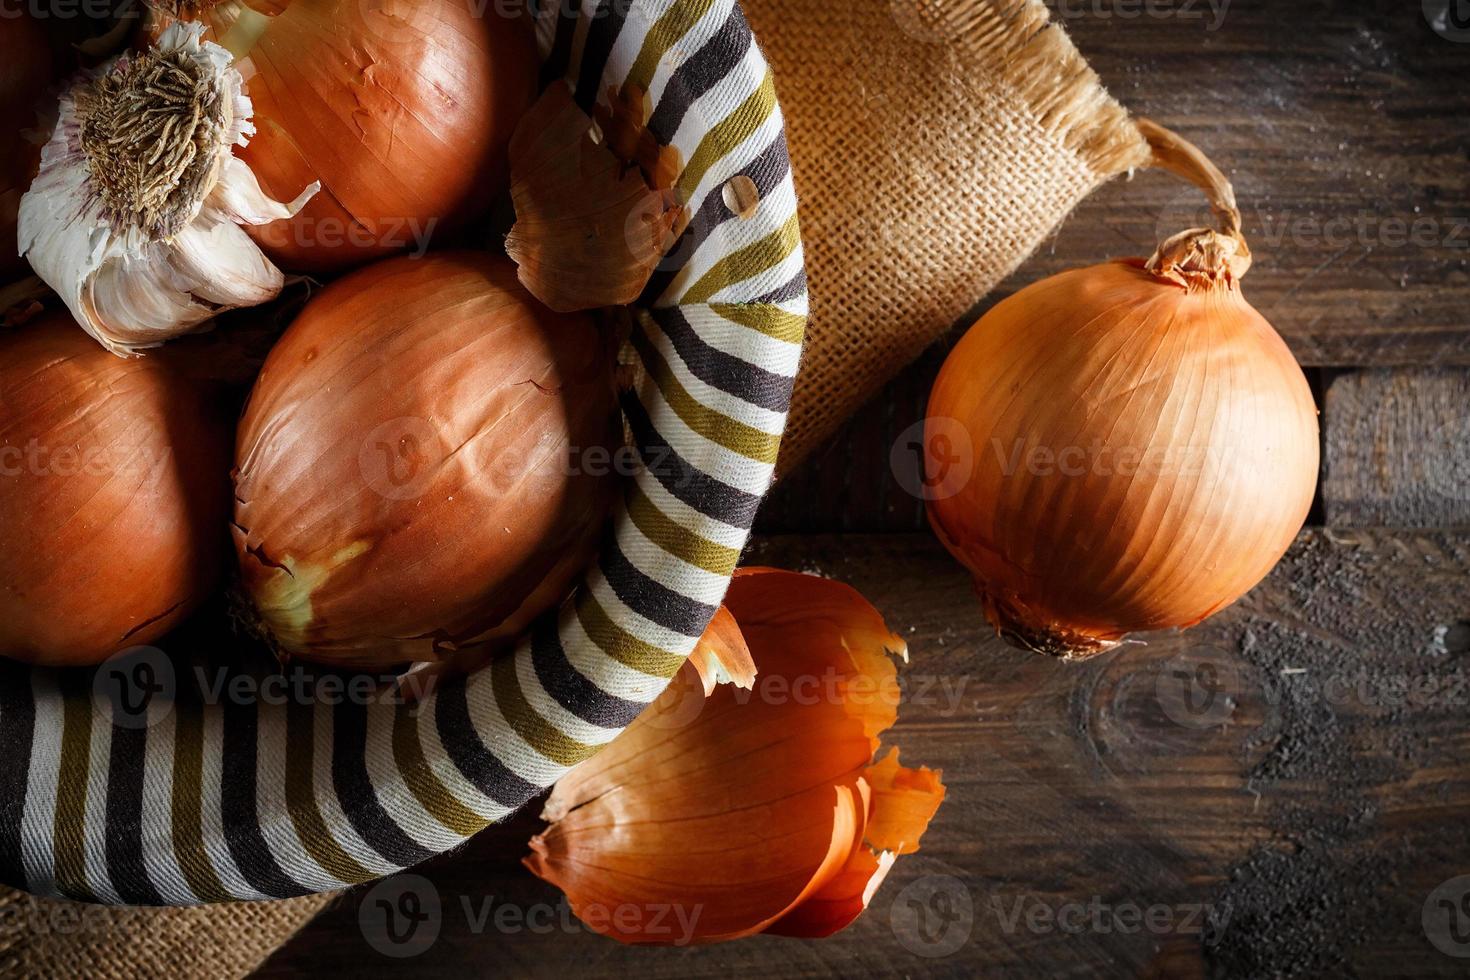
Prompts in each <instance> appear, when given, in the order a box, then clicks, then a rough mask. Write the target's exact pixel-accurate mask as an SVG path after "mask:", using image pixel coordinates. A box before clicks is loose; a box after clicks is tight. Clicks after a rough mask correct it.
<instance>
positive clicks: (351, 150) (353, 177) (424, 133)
mask: <svg viewBox="0 0 1470 980" xmlns="http://www.w3.org/2000/svg"><path fill="white" fill-rule="evenodd" d="M250 6H251V7H252V8H254V9H255V10H258V11H260V12H261V13H263V14H265V15H266V16H267V17H268V18H269V19H268V21H267V23H266V26H265V29H264V31H263V33H261V34H260V36H259V37H258V39H256V40H255V42H254V44H253V46H251V47H250V48H249V51H248V55H247V59H246V61H243V62H242V68H243V73H244V75H245V78H246V93H247V94H248V95H249V96H250V98H251V100H252V102H253V103H254V107H255V116H254V121H255V127H256V134H255V136H254V137H253V138H252V139H251V141H250V145H249V146H248V147H245V148H244V149H241V150H238V151H237V152H238V153H239V155H240V157H241V158H242V159H243V160H245V162H246V163H248V164H250V166H251V168H252V169H253V170H254V171H255V174H256V177H257V178H258V179H259V181H260V185H261V187H262V188H263V189H264V190H265V192H266V194H267V195H278V196H277V198H276V199H277V200H284V201H289V200H292V199H293V198H295V197H296V195H298V194H300V193H301V191H302V190H303V188H305V187H307V186H308V185H310V184H311V183H312V182H313V181H320V182H321V184H322V189H321V191H320V192H319V193H318V194H317V195H316V197H314V198H313V199H312V200H311V201H310V202H309V203H308V204H307V206H306V207H305V208H304V209H303V210H302V211H301V212H300V213H299V214H297V215H296V216H295V217H294V218H290V219H286V220H282V221H277V222H274V223H272V224H269V225H262V226H258V227H257V226H252V227H249V228H247V229H246V230H247V231H248V232H249V233H250V234H251V236H252V237H254V238H255V240H256V242H257V243H258V244H259V245H260V247H261V248H262V250H264V251H265V253H266V254H267V255H268V256H270V258H271V259H272V260H273V261H274V262H275V263H276V264H277V265H279V266H280V267H281V268H282V269H284V270H286V271H287V272H296V273H331V272H340V271H343V270H345V269H349V268H352V267H355V266H359V265H363V264H365V263H367V262H370V261H372V260H374V259H378V258H383V257H386V256H389V255H392V254H395V253H399V252H404V251H409V250H416V249H417V250H422V248H423V247H424V245H425V243H426V241H427V240H428V239H429V238H435V239H437V238H440V237H442V236H445V235H448V234H452V233H453V232H454V231H455V230H457V229H462V228H465V227H467V226H468V225H469V224H470V223H471V222H473V221H474V220H475V219H476V218H478V217H481V216H483V215H484V214H485V213H486V212H487V211H488V210H489V208H490V205H491V204H492V203H493V201H494V200H495V198H496V196H497V195H499V194H500V193H502V192H503V191H504V190H505V189H506V187H507V185H508V181H509V162H508V156H507V154H508V148H509V144H510V137H511V133H512V132H513V130H514V129H515V125H516V123H517V122H518V121H519V120H520V117H521V115H522V114H523V113H524V112H525V111H526V110H527V109H528V108H529V107H530V105H531V101H532V99H533V98H534V97H535V89H536V78H537V67H538V62H537V58H536V49H535V37H534V33H533V30H532V25H531V23H530V21H529V18H526V17H524V16H522V17H505V16H500V15H499V14H497V12H496V8H495V6H494V5H493V4H492V5H489V6H486V7H485V8H484V11H483V13H482V14H481V13H477V12H476V5H475V4H470V3H466V2H464V0H284V2H283V0H274V2H268V0H254V2H252V3H251V5H250ZM240 7H241V5H240V3H239V0H225V2H221V3H216V4H213V5H211V6H208V7H206V8H204V9H203V11H202V13H201V14H200V15H199V16H200V17H201V19H203V20H204V22H205V23H206V24H207V25H209V27H210V28H211V34H212V35H213V39H214V40H217V41H220V42H221V43H227V44H228V43H229V34H230V27H231V26H232V25H233V24H234V23H235V22H236V20H237V18H238V17H239V16H240ZM279 195H285V196H284V197H281V196H279Z"/></svg>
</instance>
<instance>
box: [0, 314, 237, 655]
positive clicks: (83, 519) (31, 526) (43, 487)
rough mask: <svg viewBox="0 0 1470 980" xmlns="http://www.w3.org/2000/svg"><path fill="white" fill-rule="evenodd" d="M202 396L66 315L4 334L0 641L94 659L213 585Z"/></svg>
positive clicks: (213, 525)
mask: <svg viewBox="0 0 1470 980" xmlns="http://www.w3.org/2000/svg"><path fill="white" fill-rule="evenodd" d="M206 395H207V392H206V391H205V389H203V388H202V387H200V386H197V385H194V384H190V383H186V382H185V380H184V379H183V378H181V377H180V376H178V375H176V374H175V373H174V372H173V371H172V370H171V368H170V366H169V364H168V362H166V361H164V360H160V359H126V360H125V359H122V358H117V357H114V356H112V355H111V354H109V353H107V352H106V351H105V350H103V349H102V348H101V347H99V346H97V344H95V343H93V342H92V340H91V339H90V338H88V337H87V336H86V334H84V333H83V332H82V331H81V330H79V329H77V326H76V324H75V323H73V322H72V320H71V318H70V317H69V316H67V315H65V314H52V315H49V316H47V317H45V318H43V319H42V320H41V321H39V322H37V323H34V324H31V325H28V326H26V327H25V328H23V329H19V330H14V331H11V332H7V333H4V334H0V655H3V656H6V657H12V658H16V659H19V660H24V661H27V662H31V663H38V664H57V665H72V664H91V663H97V662H100V661H102V660H104V659H106V658H107V657H108V656H110V655H111V654H113V653H114V652H116V651H118V650H121V649H125V648H127V647H132V646H139V645H143V644H147V643H150V642H152V641H153V640H155V639H157V638H158V637H160V636H162V635H163V634H164V633H165V632H167V631H168V630H169V629H170V628H171V627H172V626H174V625H175V624H177V623H178V622H179V621H180V620H182V619H183V618H184V617H185V616H186V615H187V614H188V613H189V612H190V611H191V610H193V609H194V608H195V607H196V606H197V605H198V604H199V603H200V602H201V601H202V600H203V599H204V598H205V597H207V596H208V595H209V593H210V591H211V590H212V589H213V588H215V586H216V585H217V584H218V583H217V579H218V574H219V572H220V570H221V568H222V566H223V564H224V558H225V555H226V554H227V549H228V537H227V535H226V532H225V527H226V521H227V519H228V515H229V479H228V472H229V459H230V427H229V420H228V419H227V418H226V417H225V415H224V413H223V412H221V411H219V410H218V409H217V408H216V407H215V405H214V404H213V403H212V402H211V400H210V399H209V398H208V397H206Z"/></svg>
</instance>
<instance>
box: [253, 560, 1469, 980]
mask: <svg viewBox="0 0 1470 980" xmlns="http://www.w3.org/2000/svg"><path fill="white" fill-rule="evenodd" d="M749 557H750V560H751V561H752V562H763V563H770V564H776V565H781V566H786V567H796V568H808V569H812V568H814V569H819V570H821V571H822V572H824V573H826V574H829V575H831V576H833V577H836V578H840V579H843V580H846V581H848V582H851V583H852V584H853V585H855V586H856V587H858V588H859V589H860V590H861V591H863V592H864V593H865V594H866V595H868V596H869V597H870V598H871V599H872V600H873V601H874V602H875V603H876V604H877V605H878V607H879V608H880V609H881V610H883V612H884V613H885V615H886V616H887V618H888V620H889V623H890V625H891V626H893V627H894V628H895V629H897V630H899V631H900V632H902V633H904V635H906V636H907V637H908V640H909V643H910V651H911V658H912V661H911V664H910V665H909V667H908V668H907V669H906V670H905V671H904V673H903V678H904V680H903V683H904V690H905V703H904V706H903V708H902V711H901V716H900V722H899V725H898V726H897V728H896V729H895V730H894V731H893V732H892V733H891V741H892V743H893V744H897V745H899V746H901V748H902V750H903V754H904V758H905V760H906V761H908V762H909V763H910V764H914V763H918V762H923V763H927V764H930V765H935V766H940V767H943V769H944V770H945V781H946V783H947V784H948V785H949V798H948V800H947V802H946V803H945V805H944V807H943V808H942V809H941V811H940V814H939V816H938V818H937V820H936V823H935V824H934V826H933V827H932V828H931V830H930V832H929V835H928V836H927V837H926V838H925V841H924V846H923V849H922V850H921V851H920V852H919V853H918V854H915V855H911V856H909V857H905V858H903V859H901V860H900V861H899V862H898V865H897V867H896V868H895V870H894V872H893V874H892V875H891V876H890V878H889V880H888V881H887V882H886V883H885V884H884V886H883V887H882V888H881V889H880V890H879V892H878V894H877V896H876V897H875V899H874V902H873V904H872V907H871V908H870V909H869V911H868V912H867V914H866V915H865V916H864V917H863V918H861V919H860V920H859V921H858V922H857V923H855V924H854V925H853V926H852V927H850V928H849V929H848V930H846V931H845V932H843V933H841V934H839V935H838V936H836V937H834V938H832V939H830V940H827V941H824V942H796V941H790V940H782V939H776V938H765V937H757V938H755V939H752V940H747V941H742V942H737V943H729V944H724V945H720V946H713V947H700V948H686V949H676V950H669V949H638V948H627V947H622V946H619V945H617V944H616V943H613V942H611V941H608V940H604V939H601V938H599V937H597V936H595V935H590V934H588V933H586V932H585V930H583V929H582V928H581V927H580V926H578V925H577V924H575V923H574V922H571V921H569V920H566V919H564V918H563V917H562V914H561V912H560V909H559V905H558V902H559V896H558V894H557V893H556V892H555V891H554V890H552V889H550V888H548V887H546V886H544V885H542V884H541V883H539V882H537V881H535V880H534V879H532V878H531V877H530V875H529V874H528V873H527V872H525V871H524V870H522V869H521V868H520V867H519V865H518V861H519V858H520V857H521V855H522V854H523V853H524V852H525V841H526V839H527V838H528V837H529V836H530V835H531V834H532V833H533V832H534V831H535V829H536V828H537V826H538V824H537V821H536V820H535V819H534V818H533V817H523V818H521V819H519V820H517V821H515V822H514V823H513V824H511V825H509V826H506V827H503V828H499V829H496V830H492V831H491V832H489V833H487V834H485V835H484V836H482V837H481V838H479V839H477V840H476V841H474V842H473V843H472V844H470V845H469V846H468V847H466V848H465V849H464V850H462V851H461V852H459V853H457V854H454V855H451V856H449V857H446V858H443V859H441V860H438V861H436V862H434V863H433V864H432V865H430V866H429V867H428V868H426V869H425V870H424V871H423V872H422V873H423V874H424V875H425V876H426V877H427V879H428V880H429V881H431V882H432V883H433V885H434V887H435V889H436V893H437V894H438V896H439V897H440V899H441V902H442V907H443V908H444V909H445V912H444V914H443V917H442V932H441V935H440V936H439V938H438V940H437V942H436V943H435V944H434V945H433V947H432V948H431V949H429V950H428V951H427V952H425V953H423V954H422V955H420V956H417V957H415V958H412V959H408V960H396V959H389V958H387V957H384V956H381V955H378V954H377V953H375V952H373V951H372V950H371V949H370V948H369V947H368V946H367V945H366V943H365V942H364V939H363V936H362V932H361V929H360V927H359V913H360V909H361V908H362V906H363V894H364V893H363V892H361V891H359V892H356V893H354V894H353V895H350V896H348V897H347V898H346V899H344V900H343V901H342V902H341V903H340V904H339V905H338V906H337V907H336V908H335V909H334V910H332V911H330V912H328V913H326V914H325V915H324V916H323V917H322V918H321V919H320V920H318V921H317V922H316V923H314V924H313V925H312V926H311V927H310V928H308V929H307V931H306V932H305V933H303V934H302V936H300V937H299V938H298V939H297V940H296V941H295V942H294V943H292V944H291V945H290V946H288V947H287V948H286V949H285V950H283V951H282V952H280V953H279V954H277V956H276V957H275V958H274V959H273V960H272V961H271V962H270V963H269V964H267V966H266V967H265V969H264V970H263V971H262V974H261V975H262V976H266V977H287V976H294V975H298V974H300V973H304V972H308V971H310V970H312V969H314V968H317V967H319V966H320V964H322V963H326V962H337V963H352V964H354V966H353V970H354V973H355V974H357V975H358V976H361V977H388V976H394V977H401V976H412V975H422V976H438V975H452V976H506V975H510V976H528V977H548V978H557V980H564V978H566V977H568V976H574V975H575V976H599V977H603V976H608V977H611V976H638V977H644V978H649V980H655V978H666V977H667V978H675V977H678V978H684V977H694V978H698V977H711V978H713V977H726V976H731V975H747V974H749V975H754V976H781V977H830V976H834V975H841V976H844V977H859V978H862V977H899V976H915V975H922V976H933V977H956V978H959V977H972V976H1018V977H1019V976H1038V977H1043V976H1044V977H1051V976H1093V975H1100V974H1102V975H1113V976H1140V975H1142V976H1157V977H1164V976H1168V977H1190V976H1201V977H1202V976H1206V975H1223V976H1240V977H1247V976H1249V977H1257V976H1271V975H1290V976H1295V975H1303V976H1338V975H1350V974H1357V975H1364V976H1380V975H1381V976H1418V977H1432V976H1460V975H1463V972H1464V968H1465V964H1466V962H1467V960H1466V959H1458V958H1454V957H1451V956H1449V955H1446V954H1444V953H1442V952H1440V951H1439V950H1438V949H1436V948H1435V947H1434V946H1433V945H1432V944H1431V943H1430V941H1429V939H1428V938H1426V933H1425V930H1424V926H1423V924H1422V920H1423V916H1424V910H1425V905H1426V900H1427V899H1428V897H1429V896H1430V894H1431V892H1432V891H1433V890H1434V889H1435V888H1436V887H1437V886H1438V885H1440V884H1441V883H1443V882H1445V881H1447V880H1449V879H1451V878H1453V877H1455V876H1456V875H1460V874H1466V873H1470V767H1467V764H1466V759H1467V758H1470V730H1467V727H1466V725H1465V723H1464V719H1465V711H1466V706H1467V700H1470V684H1467V677H1470V624H1467V623H1466V622H1465V620H1466V619H1467V618H1470V534H1449V533H1420V534H1416V533H1388V532H1366V531H1365V532H1355V533H1351V534H1347V533H1340V532H1330V531H1315V532H1309V533H1306V534H1304V535H1303V537H1302V538H1301V540H1300V541H1299V542H1298V544H1297V545H1296V546H1295V547H1294V548H1293V549H1292V551H1291V553H1290V554H1289V555H1288V557H1287V559H1286V560H1285V561H1284V562H1283V563H1282V565H1281V566H1280V567H1279V568H1278V569H1277V570H1276V572H1274V573H1273V574H1272V576H1271V577H1270V578H1269V579H1268V581H1267V582H1266V583H1264V584H1263V585H1262V586H1261V587H1260V588H1259V589H1257V590H1256V591H1255V592H1253V593H1252V594H1251V595H1250V596H1248V597H1247V599H1246V600H1244V601H1243V602H1241V603H1240V604H1238V605H1237V606H1236V607H1234V608H1232V609H1230V610H1227V611H1226V612H1225V613H1223V614H1221V615H1220V616H1219V617H1217V618H1216V619H1215V620H1212V621H1211V622H1209V623H1207V624H1205V625H1203V626H1201V627H1199V628H1198V629H1196V630H1194V631H1192V632H1189V633H1185V634H1182V635H1161V636H1151V637H1147V638H1145V639H1146V642H1145V643H1140V644H1133V645H1129V646H1127V647H1125V648H1123V649H1122V650H1120V651H1118V652H1116V653H1114V654H1112V655H1109V656H1106V657H1104V658H1102V659H1099V660H1096V661H1093V662H1090V663H1087V664H1081V665H1064V664H1060V663H1056V662H1053V661H1049V660H1046V659H1043V658H1040V657H1037V656H1034V655H1031V654H1024V653H1021V652H1019V651H1016V650H1013V649H1011V648H1009V647H1006V646H1004V645H1003V644H1001V643H999V642H998V641H997V640H996V639H995V638H994V636H993V634H992V633H991V631H990V630H989V629H988V628H987V627H986V625H985V624H984V623H983V621H982V620H981V617H980V612H979V609H978V607H977V606H976V603H975V601H974V598H973V596H972V593H971V590H970V586H969V583H968V581H967V580H966V578H965V575H964V574H963V572H962V571H961V570H960V569H959V568H958V567H957V566H956V565H955V564H954V563H953V562H952V561H951V560H950V559H949V557H948V556H947V555H946V554H945V553H944V552H943V551H942V550H941V549H940V548H939V547H938V545H937V544H936V543H935V542H934V541H933V540H932V538H929V537H928V536H925V535H893V536H821V537H813V536H806V537H803V536H788V537H770V538H763V539H760V540H759V541H758V542H757V543H756V544H755V546H754V547H753V548H752V552H751V554H750V556H749ZM1405 701H1407V705H1406V703H1405ZM936 889H937V890H938V892H937V893H938V894H940V896H941V897H940V899H935V898H933V896H934V894H936V891H935V890H936ZM487 902H488V903H489V908H490V910H491V912H492V918H491V919H490V921H489V923H488V924H486V925H485V926H484V927H483V928H480V927H478V926H477V925H476V923H477V921H478V918H477V917H478V916H480V914H481V913H482V912H483V911H484V910H485V908H486V903H487ZM945 902H948V904H945ZM915 903H917V904H915ZM966 903H968V904H966ZM502 907H504V908H507V909H509V912H507V913H504V914H505V915H507V916H509V918H508V919H506V920H503V921H504V922H509V923H510V924H509V925H501V926H500V927H497V926H496V925H495V920H494V918H493V913H494V911H495V910H496V909H499V908H502ZM466 908H468V911H466ZM531 909H536V910H538V912H537V913H535V914H541V913H540V912H539V910H541V909H544V910H545V914H547V915H549V916H550V919H549V920H548V921H549V922H550V923H551V925H550V926H549V927H547V928H546V929H545V931H543V932H540V933H534V932H532V931H530V930H529V929H528V928H527V927H525V926H524V925H517V924H516V923H517V922H518V921H519V920H518V918H517V917H519V916H524V915H525V914H526V912H527V911H528V910H531ZM917 909H928V910H930V911H931V912H933V913H935V918H932V919H931V920H929V922H928V928H927V931H921V930H920V929H919V928H918V926H917V925H916V918H915V916H916V914H917ZM956 909H959V910H961V914H959V915H958V916H954V915H951V916H949V917H948V918H949V926H948V930H952V931H946V929H945V928H943V927H942V922H943V921H944V919H943V918H942V917H940V916H939V913H941V912H945V911H946V910H949V911H951V912H952V911H954V910H956ZM964 909H968V911H967V912H966V911H963V910H964ZM1135 910H1137V911H1135ZM1206 911H1209V912H1210V913H1212V914H1213V916H1214V920H1213V921H1214V923H1215V924H1214V926H1213V927H1211V928H1209V929H1205V925H1204V924H1205V923H1206V921H1207V917H1206V916H1205V915H1204V913H1205V912H1206ZM1431 913H1432V915H1441V920H1432V923H1431V924H1434V923H1435V922H1441V923H1442V921H1443V920H1442V913H1441V912H1440V911H1438V907H1437V906H1435V907H1431ZM1059 915H1060V916H1061V919H1060V921H1059V920H1058V919H1057V916H1059ZM1143 915H1148V916H1152V917H1153V918H1152V919H1151V920H1150V919H1143V920H1135V919H1134V916H1143ZM1138 921H1143V922H1149V921H1151V922H1152V923H1153V927H1152V928H1151V929H1150V928H1149V927H1148V926H1146V925H1145V926H1140V925H1139V924H1138ZM1441 939H1442V941H1444V937H1443V936H1442V937H1441ZM951 945H953V946H955V947H957V948H954V949H953V950H951V949H950V946H951ZM1451 948H1452V949H1453V950H1456V951H1458V950H1459V947H1451ZM1464 952H1466V953H1470V944H1467V945H1466V947H1465V949H1464ZM941 953H942V954H945V955H936V954H941Z"/></svg>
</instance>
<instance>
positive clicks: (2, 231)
mask: <svg viewBox="0 0 1470 980" xmlns="http://www.w3.org/2000/svg"><path fill="white" fill-rule="evenodd" d="M55 78H56V59H55V57H54V56H53V54H52V48H51V39H50V37H49V35H48V34H47V33H46V29H45V28H44V27H43V26H42V24H41V22H40V21H38V20H37V19H36V18H34V17H32V16H31V15H30V14H25V13H22V14H19V15H18V16H15V15H6V16H0V280H7V279H10V278H12V277H16V276H20V275H23V274H24V273H25V269H26V267H27V266H26V262H25V260H24V259H22V258H21V257H20V255H19V253H18V252H17V249H16V227H15V225H16V212H17V210H18V209H19V208H20V199H21V196H22V195H23V194H25V192H26V191H27V190H29V189H30V186H31V182H32V181H33V180H35V179H36V169H37V167H38V166H39V165H40V162H41V147H40V145H39V144H36V143H33V142H31V141H30V140H28V139H26V138H25V137H24V136H23V135H22V134H23V132H24V131H25V130H27V129H33V128H36V127H38V126H39V125H40V119H39V118H38V116H37V112H36V110H37V108H38V107H39V104H40V103H41V100H42V98H43V97H44V95H45V94H46V89H47V87H49V86H50V85H51V83H52V82H53V81H55Z"/></svg>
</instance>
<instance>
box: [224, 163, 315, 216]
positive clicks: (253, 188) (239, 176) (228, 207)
mask: <svg viewBox="0 0 1470 980" xmlns="http://www.w3.org/2000/svg"><path fill="white" fill-rule="evenodd" d="M321 189H322V183H321V181H319V180H318V181H313V182H312V183H311V184H310V185H309V186H308V187H307V188H306V190H304V191H302V192H301V194H300V195H299V196H297V198H296V200H294V201H292V202H290V203H289V204H282V203H281V202H280V201H277V200H275V199H274V198H272V197H271V196H270V195H268V194H266V192H265V191H263V190H261V189H260V181H258V180H257V179H256V178H255V171H253V170H251V169H250V165H249V164H247V163H246V162H245V161H244V160H241V159H240V158H239V157H237V156H229V157H226V158H225V160H224V165H223V168H222V172H221V173H220V179H219V183H217V184H215V185H214V189H213V190H211V191H210V192H209V196H208V197H207V198H205V200H204V208H205V210H206V211H211V210H212V211H214V212H215V213H216V214H219V215H220V216H222V217H224V218H226V219H228V220H230V221H233V222H235V223H236V224H242V225H268V224H270V223H271V222H272V221H281V220H284V219H286V218H294V217H296V215H297V214H298V213H300V211H301V209H302V208H304V207H306V204H307V202H308V201H310V200H311V199H312V198H313V197H315V196H316V194H317V192H318V191H320V190H321Z"/></svg>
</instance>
